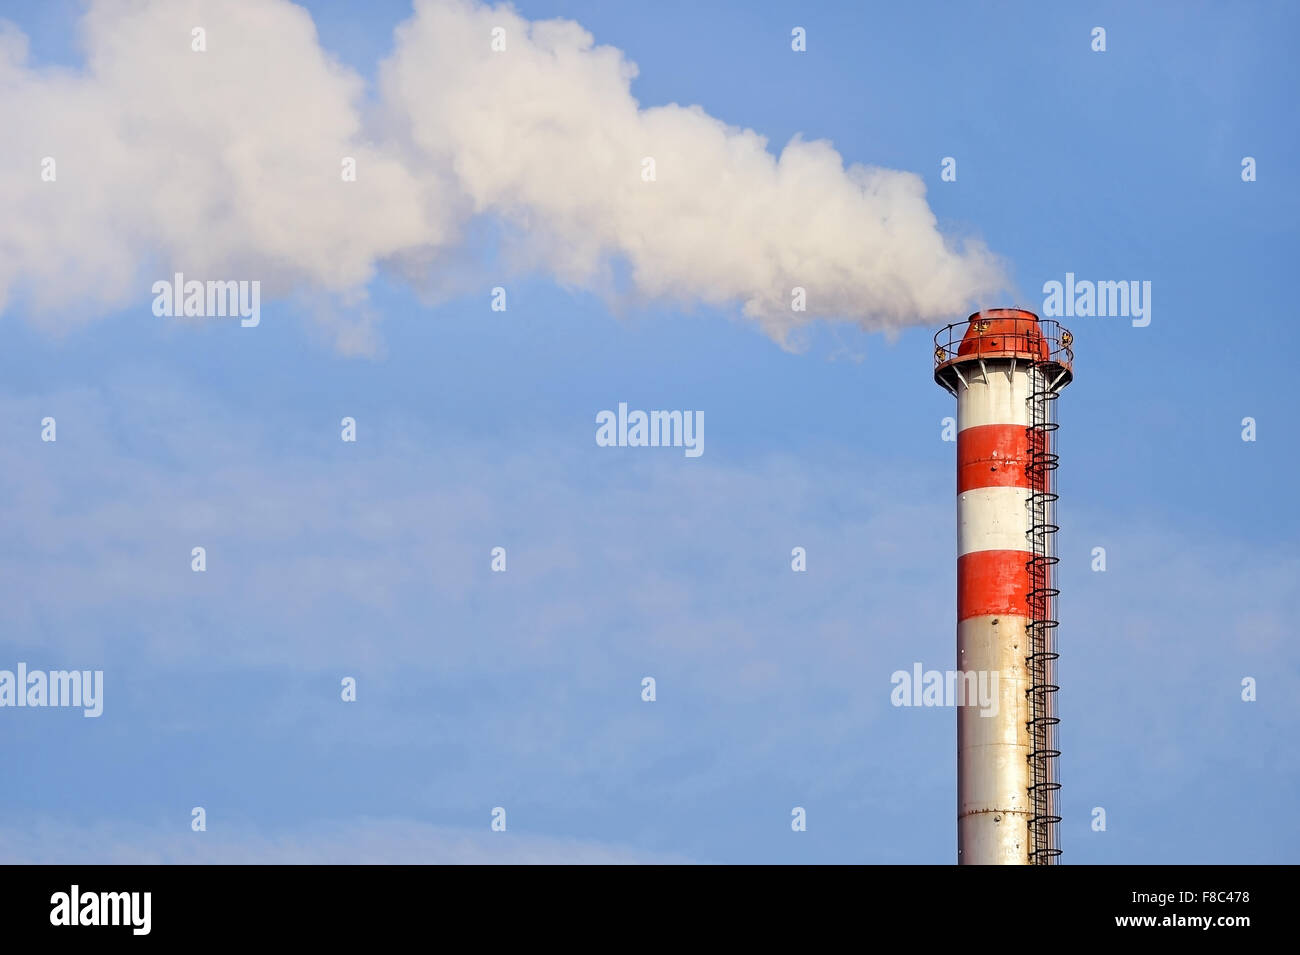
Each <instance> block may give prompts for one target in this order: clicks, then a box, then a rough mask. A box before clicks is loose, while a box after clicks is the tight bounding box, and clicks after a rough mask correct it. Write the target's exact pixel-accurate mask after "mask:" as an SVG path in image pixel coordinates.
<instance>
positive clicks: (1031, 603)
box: [934, 308, 1073, 865]
mask: <svg viewBox="0 0 1300 955" xmlns="http://www.w3.org/2000/svg"><path fill="white" fill-rule="evenodd" d="M1070 344H1071V336H1070V333H1069V332H1068V331H1066V330H1064V329H1062V328H1060V326H1059V325H1057V323H1056V322H1052V321H1043V322H1040V321H1039V319H1038V317H1037V316H1036V315H1034V313H1033V312H1029V311H1025V310H1023V309H1018V308H1000V309H988V310H985V311H983V312H977V313H975V314H974V315H972V316H970V318H969V319H967V320H966V321H965V322H960V323H958V324H956V325H949V326H948V327H947V328H945V329H944V330H942V331H940V332H939V334H938V335H936V336H935V370H934V378H935V381H937V382H938V383H939V384H940V385H942V386H943V387H944V388H946V389H947V390H948V391H949V392H951V393H952V394H953V395H954V396H955V397H956V398H957V669H958V670H959V671H962V672H963V673H971V672H974V673H977V674H979V673H984V674H988V675H989V676H988V679H989V682H990V683H991V682H992V675H993V674H996V679H997V684H996V686H997V691H996V697H995V698H996V701H997V707H996V711H995V712H993V713H988V712H987V711H985V710H982V709H981V707H979V706H977V705H972V704H973V703H974V701H970V702H968V704H967V705H959V706H958V707H957V861H958V862H959V863H960V864H963V865H979V864H983V865H991V864H992V865H998V864H1004V865H1005V864H1009V865H1025V864H1030V863H1037V864H1051V863H1053V862H1054V861H1055V859H1056V857H1057V856H1058V855H1060V848H1059V846H1058V845H1057V838H1056V823H1058V822H1059V821H1060V818H1059V814H1058V812H1057V801H1056V792H1057V790H1059V789H1060V784H1059V782H1058V781H1057V778H1056V759H1055V757H1056V756H1057V755H1058V752H1057V750H1056V743H1055V738H1056V733H1055V727H1056V723H1057V718H1056V715H1055V705H1054V703H1055V700H1054V694H1055V691H1056V686H1055V682H1054V670H1055V666H1054V662H1055V660H1056V649H1055V627H1056V620H1055V612H1056V611H1055V598H1056V594H1057V590H1056V589H1055V587H1054V586H1053V573H1052V568H1053V565H1055V563H1056V554H1055V547H1054V537H1053V535H1054V533H1055V531H1056V525H1055V501H1056V494H1055V493H1054V487H1053V484H1054V481H1053V472H1054V471H1055V469H1056V463H1057V458H1056V453H1055V444H1056V443H1055V441H1054V440H1053V432H1054V431H1055V430H1056V421H1055V415H1054V411H1053V409H1054V404H1055V398H1056V396H1057V394H1058V393H1059V391H1060V389H1061V388H1063V387H1065V385H1067V384H1069V382H1070V380H1071V378H1072V377H1073V372H1072V370H1071V362H1072V360H1073V354H1072V352H1071V349H1070ZM961 683H963V681H962V680H958V684H959V685H960V684H961Z"/></svg>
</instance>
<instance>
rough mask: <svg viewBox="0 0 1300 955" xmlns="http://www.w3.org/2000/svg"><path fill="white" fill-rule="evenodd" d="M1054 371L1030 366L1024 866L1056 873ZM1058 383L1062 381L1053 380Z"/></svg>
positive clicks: (1042, 364) (1044, 367) (1048, 366)
mask: <svg viewBox="0 0 1300 955" xmlns="http://www.w3.org/2000/svg"><path fill="white" fill-rule="evenodd" d="M1055 371H1056V368H1055V367H1054V366H1052V365H1046V366H1045V365H1044V363H1042V362H1034V363H1032V364H1031V365H1030V368H1029V386H1030V395H1029V398H1028V399H1027V400H1028V402H1029V428H1028V437H1029V462H1028V464H1027V465H1026V468H1025V471H1026V474H1027V475H1028V477H1029V479H1030V490H1029V497H1028V500H1027V502H1026V506H1027V507H1028V508H1029V531H1028V532H1027V533H1028V537H1029V545H1030V547H1029V549H1030V553H1031V556H1030V559H1029V562H1028V564H1027V565H1026V566H1027V569H1028V571H1029V623H1028V624H1027V625H1026V630H1027V631H1028V633H1027V637H1028V649H1029V655H1028V656H1027V657H1026V658H1025V663H1026V664H1027V666H1028V670H1029V689H1028V690H1027V691H1026V695H1027V696H1028V698H1029V723H1028V730H1029V739H1030V753H1029V764H1030V777H1031V778H1030V785H1029V806H1030V817H1029V863H1030V864H1031V865H1055V864H1056V861H1057V857H1058V856H1059V855H1060V854H1061V850H1060V848H1059V846H1058V842H1057V824H1058V823H1059V822H1060V821H1061V817H1060V815H1059V814H1058V812H1057V808H1058V803H1057V795H1056V794H1057V791H1058V790H1060V788H1061V784H1060V782H1058V781H1057V762H1056V760H1057V757H1058V756H1060V755H1061V753H1060V750H1058V749H1057V748H1056V747H1057V737H1056V726H1057V724H1058V723H1059V722H1060V720H1059V719H1058V718H1057V716H1056V698H1055V694H1056V690H1057V686H1056V684H1055V682H1054V681H1055V678H1056V659H1057V656H1058V654H1057V653H1056V625H1057V621H1056V598H1057V596H1058V595H1059V594H1060V591H1059V590H1057V589H1056V588H1055V587H1053V586H1052V582H1053V581H1052V577H1053V572H1052V568H1053V566H1054V565H1055V564H1056V563H1057V560H1058V558H1057V556H1056V537H1055V535H1056V532H1057V530H1058V529H1059V528H1058V527H1057V525H1056V523H1055V520H1056V499H1057V495H1056V494H1055V493H1054V492H1053V487H1054V485H1055V475H1054V474H1053V472H1054V471H1055V470H1056V467H1057V464H1058V458H1057V455H1056V452H1055V451H1054V447H1055V440H1054V434H1053V432H1055V431H1056V429H1057V428H1058V427H1059V425H1058V424H1057V422H1056V405H1055V402H1056V397H1057V393H1056V391H1055V390H1054V389H1055V387H1056V384H1057V382H1056V381H1049V380H1048V377H1047V375H1048V374H1049V373H1051V372H1055ZM1058 381H1059V379H1058Z"/></svg>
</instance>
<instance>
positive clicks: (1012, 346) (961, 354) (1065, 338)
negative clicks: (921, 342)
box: [934, 316, 1074, 368]
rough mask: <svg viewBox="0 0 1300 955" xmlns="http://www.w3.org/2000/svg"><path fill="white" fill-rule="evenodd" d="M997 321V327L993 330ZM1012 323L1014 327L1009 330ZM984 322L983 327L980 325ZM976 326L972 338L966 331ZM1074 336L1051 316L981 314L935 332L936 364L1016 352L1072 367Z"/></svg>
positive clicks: (1063, 366) (1002, 356) (1001, 356)
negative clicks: (1033, 317)
mask: <svg viewBox="0 0 1300 955" xmlns="http://www.w3.org/2000/svg"><path fill="white" fill-rule="evenodd" d="M994 322H996V323H997V330H994ZM1007 323H1011V326H1012V328H1011V331H1010V332H1009V333H1008V332H1007V331H1006V325H1007ZM981 326H982V327H981ZM972 327H973V328H974V331H975V334H974V335H973V336H971V337H970V338H969V339H968V338H967V337H966V336H967V333H968V332H969V331H971V329H972ZM1073 341H1074V339H1073V337H1072V336H1071V334H1070V332H1069V330H1067V329H1065V328H1062V327H1061V325H1060V323H1059V322H1057V321H1054V320H1053V319H1050V318H1040V319H1032V318H996V319H992V318H980V317H978V316H977V317H976V318H973V319H967V320H966V321H962V322H954V323H953V324H951V325H945V326H944V327H943V328H941V329H939V331H938V332H937V333H935V336H934V366H935V367H936V368H938V367H939V366H940V365H944V364H947V363H948V362H951V361H953V360H954V359H958V358H960V359H962V360H966V359H976V360H978V359H980V358H1005V357H1007V356H1008V355H1013V354H1016V353H1020V354H1022V355H1023V354H1026V353H1028V354H1032V355H1034V356H1036V358H1037V359H1038V360H1039V361H1042V362H1043V363H1045V364H1048V365H1059V366H1060V367H1061V368H1071V366H1072V365H1073V363H1074V351H1073V349H1072V348H1071V347H1070V346H1071V344H1072V343H1073Z"/></svg>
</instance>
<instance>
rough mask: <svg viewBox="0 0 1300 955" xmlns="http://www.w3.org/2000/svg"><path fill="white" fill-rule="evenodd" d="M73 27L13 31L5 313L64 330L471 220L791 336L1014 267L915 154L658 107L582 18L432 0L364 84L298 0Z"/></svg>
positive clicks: (330, 280) (429, 273)
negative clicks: (965, 238)
mask: <svg viewBox="0 0 1300 955" xmlns="http://www.w3.org/2000/svg"><path fill="white" fill-rule="evenodd" d="M196 27H199V28H202V29H203V31H204V44H205V46H206V50H205V51H204V52H197V51H195V50H194V49H193V45H194V44H195V42H196V41H195V38H194V34H193V32H192V31H193V30H194V29H195V28H196ZM80 29H81V34H82V41H83V45H84V49H85V63H84V66H83V67H82V68H80V69H77V70H68V69H62V68H60V69H52V68H37V67H33V66H31V65H29V64H28V62H27V60H28V57H27V50H26V40H25V38H24V37H23V36H22V34H21V33H20V32H18V31H17V30H16V29H15V28H13V27H12V26H7V25H4V26H3V27H2V28H0V130H3V131H4V140H3V144H2V145H0V311H4V310H6V309H9V310H12V309H13V308H14V307H15V305H16V303H19V302H22V303H24V304H25V305H26V306H27V307H26V308H25V309H24V311H25V312H26V313H29V314H32V315H34V316H36V320H37V321H40V322H42V323H44V324H46V325H48V326H50V327H51V328H52V329H55V330H61V329H63V328H66V327H68V326H69V325H73V324H75V323H76V322H78V321H82V320H88V319H90V318H93V317H95V316H96V315H101V314H104V313H105V312H108V311H111V310H114V309H117V308H121V307H124V306H127V305H131V304H134V303H137V302H139V303H141V305H142V308H144V307H147V302H148V300H149V294H148V291H149V288H150V284H151V282H152V281H153V280H155V279H159V278H164V277H167V276H170V274H171V273H172V272H173V271H182V272H184V273H185V274H186V276H187V277H202V278H221V279H227V278H257V279H260V280H261V281H262V283H263V286H264V292H263V294H264V295H272V296H274V295H288V294H294V293H301V294H306V295H309V296H320V295H321V294H322V293H324V294H326V295H328V296H330V297H332V298H333V299H334V300H335V301H336V302H337V303H341V305H340V306H339V307H336V308H330V309H326V310H325V311H328V312H330V313H331V314H334V315H337V314H338V312H339V311H340V310H342V311H346V310H348V309H349V308H357V307H359V303H360V302H362V301H363V299H364V290H365V287H366V285H367V283H368V282H369V281H370V280H371V279H372V278H373V277H374V276H375V274H376V272H377V271H378V270H379V269H381V268H387V269H390V270H392V271H394V272H395V273H397V274H401V275H404V276H407V277H409V278H411V279H412V280H413V281H415V282H416V284H418V285H420V286H421V287H423V288H425V289H428V288H430V287H431V286H432V287H433V290H434V291H435V292H436V291H437V289H436V286H437V284H438V282H439V278H438V277H439V273H440V268H439V263H445V262H447V261H448V260H449V257H453V256H455V255H456V254H458V251H457V250H458V246H459V245H460V244H461V243H462V241H463V237H464V235H465V230H466V228H467V226H468V225H469V224H470V223H471V222H473V221H474V220H475V219H476V217H486V218H488V219H491V220H494V221H497V222H500V223H502V224H503V225H504V227H505V229H506V233H507V235H509V236H512V237H513V244H512V250H513V251H514V253H516V254H517V255H520V256H521V258H520V259H518V261H521V262H523V263H525V264H526V265H527V266H529V267H537V268H543V269H546V270H548V271H549V272H550V273H551V274H553V275H554V276H555V278H556V279H558V280H559V281H561V282H563V283H565V284H567V285H571V286H575V287H580V288H589V289H593V290H595V291H597V292H600V293H603V294H607V295H610V296H613V297H617V296H627V295H632V296H634V297H636V298H638V299H642V300H647V301H648V300H667V301H672V302H675V303H687V304H689V303H704V304H708V305H717V306H724V307H739V308H741V309H742V310H743V312H744V314H745V315H747V316H748V317H750V318H752V319H754V320H756V321H758V322H759V323H761V325H762V327H763V328H764V330H765V331H766V332H767V333H768V334H770V335H771V336H772V337H773V338H775V339H777V340H778V341H781V342H785V341H786V340H787V336H788V335H789V333H790V332H791V331H793V330H794V329H795V328H796V327H798V326H799V325H801V324H803V323H805V322H808V321H811V320H814V319H817V318H824V319H831V320H841V321H852V322H856V323H858V324H859V325H860V326H862V327H863V328H865V329H868V330H883V329H892V328H898V327H902V326H905V325H910V324H916V323H931V322H933V321H935V320H937V319H943V318H948V317H950V316H954V315H958V314H961V313H963V312H964V311H966V310H967V309H968V307H971V306H978V305H981V304H984V300H986V299H987V298H989V297H990V296H992V295H994V294H995V293H996V292H998V291H999V290H1001V289H1003V288H1005V287H1006V285H1007V283H1006V280H1005V277H1004V274H1003V270H1002V268H1001V265H1000V263H999V261H998V260H997V259H996V258H995V257H994V256H993V255H992V254H991V253H990V252H988V250H987V249H986V248H985V247H984V246H983V245H982V244H981V243H978V242H965V243H955V242H953V241H950V240H948V239H947V238H945V236H944V235H943V234H941V232H940V231H939V229H938V227H937V223H936V219H935V216H934V214H933V212H932V211H931V210H930V208H929V206H928V204H927V203H926V200H925V188H924V184H923V182H922V180H921V178H920V177H918V176H916V175H915V174H912V173H907V172H898V171H893V170H886V169H878V168H872V167H866V166H860V165H851V166H849V167H847V168H846V167H845V165H844V162H843V160H842V158H841V157H840V155H839V154H838V153H837V152H836V151H835V150H834V149H833V148H832V147H831V145H830V144H829V143H826V142H804V141H802V140H801V139H799V138H796V139H794V140H792V141H791V142H790V143H789V144H787V145H786V146H785V148H784V149H783V150H782V151H781V153H780V155H779V156H777V155H774V154H773V153H771V152H769V151H768V148H767V142H766V140H765V139H764V138H763V137H762V136H760V135H758V134H757V133H755V132H753V131H752V130H742V129H737V128H735V127H731V126H728V125H726V124H725V123H724V122H722V121H721V120H718V119H715V118H713V117H711V116H709V115H708V114H706V113H705V112H704V111H703V110H701V109H700V108H699V107H694V106H691V107H683V106H678V105H676V104H672V105H668V106H661V107H652V108H646V109H642V108H640V107H639V105H638V103H637V102H636V100H635V99H634V98H633V96H632V94H631V89H630V87H631V82H632V80H633V79H634V78H635V76H636V67H635V65H634V64H632V63H631V62H629V61H628V59H627V58H626V57H625V56H624V55H623V53H622V52H621V51H619V50H617V49H614V48H613V47H608V46H596V45H595V44H594V41H593V38H592V36H591V35H590V34H589V33H587V32H586V31H585V30H584V29H582V27H581V26H579V25H578V24H576V23H573V22H571V21H565V20H548V21H538V22H530V21H528V20H525V19H523V18H522V17H520V16H519V15H518V14H517V13H515V12H514V11H513V9H511V8H510V7H508V6H499V7H491V6H486V5H483V4H480V3H477V2H473V0H418V2H416V4H415V8H414V11H413V15H412V17H411V18H410V19H409V20H407V21H406V22H405V23H403V24H402V25H401V26H399V27H398V29H397V31H396V37H395V45H394V48H393V51H392V54H391V55H390V56H389V57H388V58H387V59H386V60H385V61H384V63H383V64H382V65H381V67H380V70H379V79H378V89H377V91H375V92H376V93H377V95H376V97H375V98H374V100H373V101H370V102H367V100H366V92H367V91H366V89H365V84H364V82H363V81H362V80H361V78H360V77H359V76H357V75H356V74H355V73H354V72H353V71H351V70H349V69H347V68H346V67H344V66H342V65H340V64H339V63H338V62H337V61H335V60H334V59H333V58H332V57H331V56H330V54H329V53H328V51H326V50H324V49H322V47H321V45H320V42H319V40H318V38H317V36H316V31H315V27H314V25H313V23H312V21H311V18H310V16H309V15H308V14H307V12H306V11H304V10H303V9H301V8H299V7H297V6H295V5H293V4H292V3H289V2H287V0H97V2H93V3H91V4H90V6H89V9H88V11H87V13H86V14H85V16H84V17H83V19H82V21H81V24H80ZM494 31H497V32H495V33H494ZM494 38H495V41H496V46H498V47H500V46H502V45H504V49H503V50H502V49H495V50H494V49H493V45H494ZM344 157H352V158H353V159H355V162H356V181H355V182H345V181H343V178H342V176H341V163H342V161H343V158H344ZM647 158H651V159H653V162H654V179H653V180H650V181H647V179H646V178H645V177H644V175H643V173H644V171H645V169H646V168H647V167H646V164H645V162H644V161H645V160H646V159H647ZM48 159H52V160H53V161H54V166H53V168H54V169H55V170H56V177H55V179H54V181H46V178H45V177H43V172H44V170H46V169H47V166H48ZM460 254H463V252H462V253H460ZM620 263H621V264H624V265H625V266H626V272H627V275H628V276H629V279H630V282H631V285H632V287H631V288H630V289H616V288H615V286H616V284H617V283H615V282H614V281H613V279H612V276H613V273H614V267H615V266H616V265H617V264H620ZM795 287H799V288H803V289H805V290H806V303H807V310H806V311H804V312H797V311H793V310H792V307H791V305H792V290H793V289H794V288H795ZM362 311H364V309H362ZM368 321H369V319H367V327H368ZM365 339H366V336H365V335H361V336H357V335H356V334H354V333H343V332H340V335H339V340H340V343H341V347H345V348H350V349H353V350H362V351H364V350H365V345H364V344H359V342H363V341H364V340H365Z"/></svg>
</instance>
